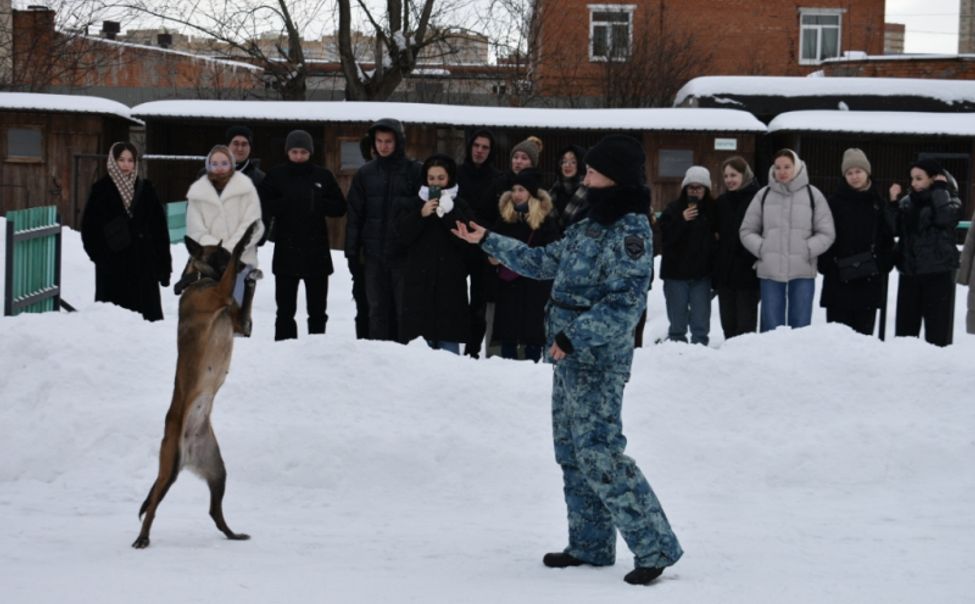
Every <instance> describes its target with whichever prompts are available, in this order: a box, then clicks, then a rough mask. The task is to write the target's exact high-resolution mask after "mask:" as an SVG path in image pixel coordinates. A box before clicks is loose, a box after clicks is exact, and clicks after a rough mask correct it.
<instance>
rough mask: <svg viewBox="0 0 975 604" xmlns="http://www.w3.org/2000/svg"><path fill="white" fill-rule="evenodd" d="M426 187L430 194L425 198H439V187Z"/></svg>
mask: <svg viewBox="0 0 975 604" xmlns="http://www.w3.org/2000/svg"><path fill="white" fill-rule="evenodd" d="M428 189H429V191H430V194H429V196H428V197H427V199H440V187H438V186H437V185H433V186H431V187H428Z"/></svg>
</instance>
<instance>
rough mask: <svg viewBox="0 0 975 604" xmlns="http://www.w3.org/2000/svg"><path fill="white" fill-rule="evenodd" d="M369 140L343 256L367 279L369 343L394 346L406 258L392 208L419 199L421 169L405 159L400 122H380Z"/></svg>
mask: <svg viewBox="0 0 975 604" xmlns="http://www.w3.org/2000/svg"><path fill="white" fill-rule="evenodd" d="M368 136H369V140H370V141H371V143H372V144H371V145H370V146H371V148H372V150H373V151H374V152H375V155H376V158H375V159H373V160H372V161H370V162H367V163H366V164H365V165H364V166H362V167H361V168H359V171H358V172H356V174H355V176H354V177H353V178H352V184H351V186H350V187H349V219H348V222H347V223H346V231H345V256H346V258H348V259H349V263H350V268H355V267H356V265H357V264H358V263H361V264H362V268H363V272H364V274H365V281H366V298H367V299H368V302H369V338H370V339H372V340H396V339H397V318H398V313H399V311H400V308H401V307H402V295H403V267H404V263H405V261H406V254H405V250H404V249H403V246H402V244H401V243H400V241H399V236H398V234H397V233H396V228H395V220H394V219H393V218H394V217H393V208H394V207H395V206H396V205H397V202H398V201H399V200H404V202H405V201H408V200H410V199H412V198H413V197H415V196H416V195H417V192H418V191H419V190H420V164H419V163H418V162H416V161H413V160H411V159H408V158H407V157H406V135H405V134H404V132H403V125H402V124H401V123H400V122H399V121H398V120H395V119H392V118H384V119H381V120H379V121H378V122H376V123H375V124H373V126H372V127H371V128H369V133H368Z"/></svg>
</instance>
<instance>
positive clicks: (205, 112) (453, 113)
mask: <svg viewBox="0 0 975 604" xmlns="http://www.w3.org/2000/svg"><path fill="white" fill-rule="evenodd" d="M132 115H136V116H138V117H140V118H142V119H146V118H175V117H182V118H189V119H194V118H195V119H222V120H231V119H232V120H253V121H283V122H374V121H376V120H378V119H380V118H384V117H392V118H396V119H399V120H401V121H403V122H405V123H407V124H449V125H455V126H494V127H526V128H558V129H573V130H658V131H717V132H756V133H764V132H765V131H766V128H765V124H763V123H762V122H761V121H759V120H758V119H757V118H756V117H755V116H753V115H752V114H750V113H747V112H745V111H738V110H734V109H688V108H679V109H675V108H665V109H539V108H523V107H474V106H460V105H432V104H424V103H376V102H353V101H188V100H183V101H179V100H175V101H152V102H149V103H143V104H141V105H136V106H135V107H133V108H132Z"/></svg>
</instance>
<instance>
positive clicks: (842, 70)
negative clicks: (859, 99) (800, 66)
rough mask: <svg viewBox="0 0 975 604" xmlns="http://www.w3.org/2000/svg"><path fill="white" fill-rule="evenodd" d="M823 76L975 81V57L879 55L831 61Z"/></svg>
mask: <svg viewBox="0 0 975 604" xmlns="http://www.w3.org/2000/svg"><path fill="white" fill-rule="evenodd" d="M823 75H825V76H830V77H858V78H925V79H938V80H975V54H967V55H878V56H863V57H850V58H842V59H831V60H828V61H824V62H823Z"/></svg>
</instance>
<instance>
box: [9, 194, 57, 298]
mask: <svg viewBox="0 0 975 604" xmlns="http://www.w3.org/2000/svg"><path fill="white" fill-rule="evenodd" d="M6 218H7V233H6V263H5V264H6V267H5V271H4V283H5V287H4V296H3V298H4V299H3V314H4V315H7V316H10V315H16V314H19V313H22V312H31V313H39V312H47V311H51V310H58V309H59V308H62V307H63V308H67V309H68V310H74V309H73V308H71V306H70V305H68V304H66V303H64V302H63V301H62V300H61V224H60V222H59V220H58V214H57V207H56V206H47V207H42V208H31V209H27V210H15V211H11V212H7V216H6Z"/></svg>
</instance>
